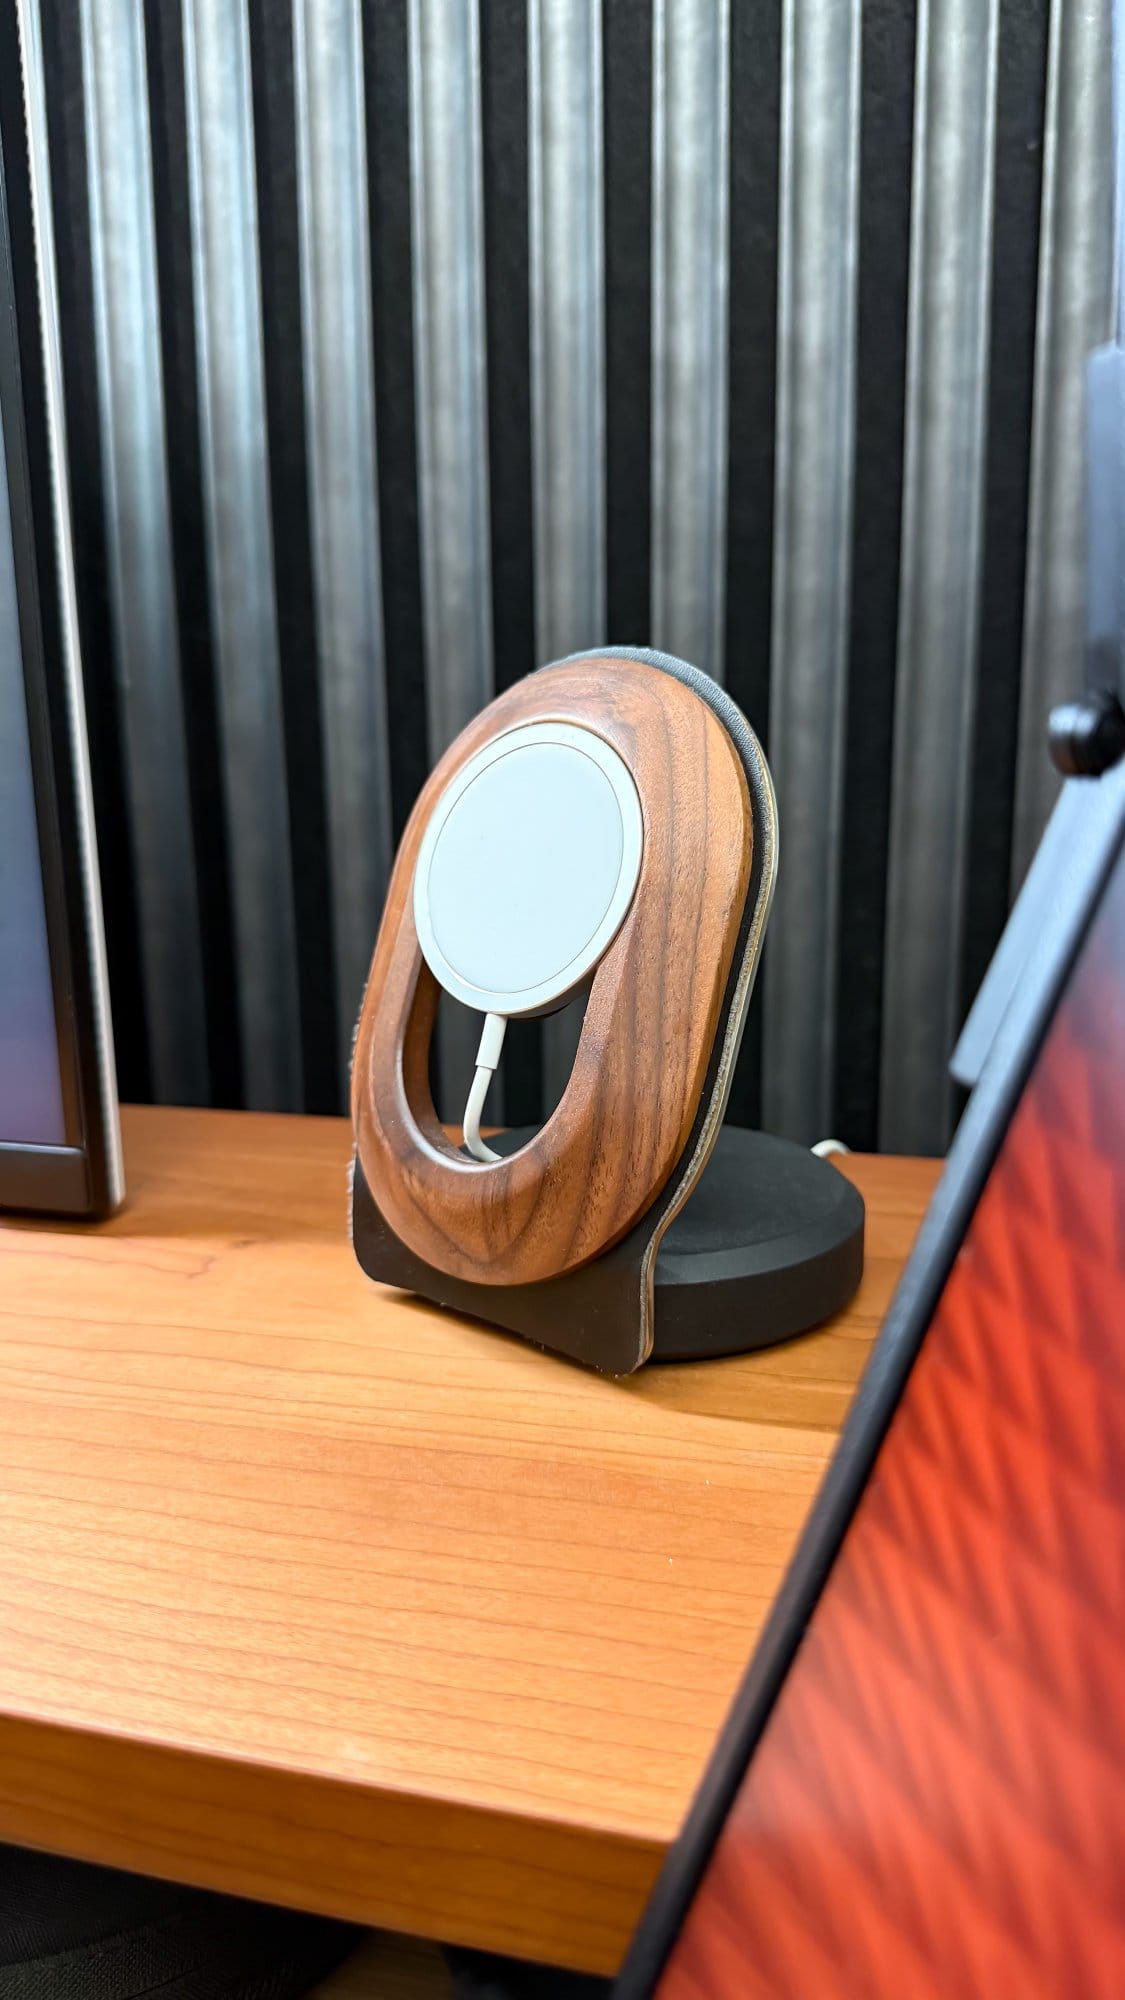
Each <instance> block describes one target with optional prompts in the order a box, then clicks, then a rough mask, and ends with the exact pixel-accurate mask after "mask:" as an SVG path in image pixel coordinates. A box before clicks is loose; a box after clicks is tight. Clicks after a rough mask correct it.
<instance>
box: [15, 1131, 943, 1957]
mask: <svg viewBox="0 0 1125 2000" xmlns="http://www.w3.org/2000/svg"><path fill="white" fill-rule="evenodd" d="M124 1123H125V1147H126V1171H127V1176H128V1182H129V1200H128V1204H127V1206H126V1207H125V1209H124V1210H123V1211H122V1213H121V1214H120V1215H119V1216H117V1217H115V1218H114V1219H113V1220H112V1221H110V1222H108V1223H105V1224H103V1225H101V1226H100V1227H96V1228H91V1227H87V1226H83V1227H80V1226H73V1227H67V1226H57V1225H47V1224H44V1223H37V1222H29V1221H27V1220H23V1219H14V1218H8V1219H7V1220H6V1221H5V1222H2V1223H0V1839H6V1840H12V1841H21V1842H24V1843H27V1844H29V1845H35V1846H41V1847H45V1848H52V1849H58V1850H60V1851H64V1852H67V1853H72V1854H76V1855H84V1856H89V1857H92V1858H96V1859H98V1860H102V1861H108V1862H112V1863H116V1864H118V1865H120V1866H123V1867H127V1868H135V1869H141V1870H144V1871H147V1872H149V1873H153V1874H163V1875H169V1876H173V1877H177V1878H181V1879H183V1880H185V1881H190V1882H198V1883H203V1884H207V1885H209V1886H212V1887H216V1888H220V1889H227V1890H230V1891H236V1892H240V1893H242V1894H246V1895H251V1896H262V1897H267V1898H270V1899H273V1900H275V1901H279V1902H290V1903H295V1904H302V1905H305V1906H308V1907H310V1908H315V1909H320V1910H325V1911H330V1912H333V1913H337V1914H340V1915H343V1916H347V1917H352V1918H356V1919H358V1920H360V1921H362V1922H365V1923H368V1924H377V1925H385V1926H387V1927H389V1928H393V1929H396V1930H400V1931H409V1932H413V1933H415V1934H418V1935H422V1936H429V1937H441V1938H446V1939H454V1940H460V1941H463V1942H467V1943H472V1944H479V1945H486V1946H489V1947H491V1948H493V1949H496V1950H502V1951H511V1952H516V1953H521V1954H523V1955H526V1956H530V1957H539V1958H543V1959H548V1960H551V1961H554V1962H557V1963H560V1964H567V1965H572V1966H576V1967H585V1968H588V1969H590V1970H598V1971H608V1970H611V1969H612V1968H613V1967H615V1966H616V1964H617V1963H618V1961H619V1959H620V1957H621V1954H622V1951H623V1949H624V1947H625V1944H626V1943H627V1940H628V1938H629V1935H630V1933H631V1930H632V1928H633V1925H634V1923H635V1921H636V1918H637V1915H638V1913H639V1910H640V1908H641V1905H642V1903H643V1900H644V1897H645V1895H646V1892H647V1890H648V1888H649V1885H650V1884H651V1882H652V1879H653V1877H654V1875H655V1872H656V1870H657V1868H658V1866H659V1863H660V1861H661V1858H662V1856H663V1854H664V1852H665V1850H666V1848H667V1845H668V1843H669V1841H670V1840H671V1839H672V1838H673V1836H674V1835H675V1833H676V1830H677V1828H678V1827H679V1825H680V1822H681V1820H682V1818H683V1815H684V1812H685V1809H686V1807H687V1805H688V1803H689V1800H690V1798H691V1794H692V1790H693V1788H694V1786H695V1784H696V1781H697V1779H698V1777H699V1774H700V1770H701V1768H702V1765H703V1762H704V1759H705V1758H706V1756H707V1752H708V1750H709V1748H710V1746H711V1743H712V1741H713V1738H714V1735H715V1732H716V1730H717V1728H718V1726H719V1724H720V1723H721V1721H722V1718H723V1714H724V1711H725V1709H726V1706H727V1703H728V1702H729V1699H730V1696H731V1694H732V1692H733V1690H734V1687H735V1685H736V1682H737V1680H738V1677H739V1674H740V1673H741V1670H742V1668H743V1666H744V1664H745V1662H746V1659H747V1656H748V1654H749V1652H750V1649H751V1647H752V1645H753V1643H754V1640H755V1638H756V1636H757V1633H758V1631H759V1630H760V1627H761V1624H762V1620H763V1617H764V1615H765V1613H766V1611H767V1609H768V1606H769V1604H770V1601H771V1599H772V1597H773V1595H774V1592H775V1591H776V1589H777V1586H778V1583H779V1580H780V1578H781V1575H782V1572H783V1570H784V1567H785V1564H786V1562H787V1560H788V1557H789V1555H790V1553H791V1551H792V1548H793V1544H794V1541H795V1539H796V1536H797V1535H798V1533H799V1531H800V1528H801V1525H802V1523H803V1521H804V1519H805V1515H806V1513H807V1510H808V1507H809V1503H810V1501H811V1499H812V1496H813V1493H814V1491H815V1488H816V1485H817V1482H818V1480H819V1478H820V1476H821V1473H822V1471H823V1469H824V1466H825V1463H826V1461H827V1459H828V1456H829V1454H830V1452H831V1449H832V1445H833V1442H834V1440H835V1436H836V1433H837V1431H838V1428H839V1425H840V1422H841V1420H842V1418H843V1415H844V1412H845V1411H846V1409H847V1406H848V1402H849V1399H850V1397H851V1394H852V1391H853V1388H854V1386H855V1383H856V1380H857V1378H858V1375H859V1373H860V1370H861V1368H862V1366H863V1363H864V1360H865V1358H866V1356H867V1353H868V1350H869V1347H870V1343H871V1340H872V1337H873V1335H874V1333H875V1331H876V1328H877V1326H878V1324H879V1321H880V1319H881V1317H882V1314H883V1312H884V1310H885V1308H886V1305H887V1301H888V1299H889V1297H890V1293H891V1290H892V1287H893V1284H894V1281H895V1278H896V1277H897V1274H898V1272H899V1270H900V1268H901V1265H902V1262H903V1260H904V1258H905V1255H906V1252H907V1250H908V1248H909V1246H910V1243H911V1241H912V1239H913V1236H914V1232H915V1230H916V1227H917V1224H918V1221H919V1219H920V1216H921V1214H922V1211H923V1209H924V1206H925V1203H926V1201H927V1199H928V1197H929V1193H930V1191H931V1189H932V1187H933V1184H934V1181H935V1179H936V1174H937V1167H936V1165H935V1163H933V1162H929V1161H914V1160H893V1159H868V1158H860V1157H858V1156H857V1157H853V1158H851V1159H849V1160H848V1161H846V1162H845V1170H846V1171H847V1172H848V1173H849V1174H850V1175H851V1176H852V1177H853V1178H854V1179H855V1181H856V1182H857V1183H858V1185H859V1186H860V1187H861V1189H862V1190H863V1193H864V1195H865V1196H866V1199H867V1203H868V1246H867V1271H866V1275H865V1278H864V1281H863V1285H862V1288H861V1291H860V1293H859V1296H858V1298H857V1300H856V1301H855V1303H854V1305H853V1307H852V1308H851V1310H850V1311H849V1312H847V1313H846V1314H844V1315H843V1316H842V1317H841V1318H840V1319H838V1320H837V1321H835V1322H833V1323H832V1324H831V1325H830V1326H828V1327H826V1328H824V1329H823V1330H821V1331H820V1332H818V1333H816V1334H814V1335H812V1336H811V1337H809V1338H807V1339H805V1340H801V1341H796V1342H793V1343H791V1344H789V1345H787V1346H785V1347H781V1348H776V1349H773V1350H771V1351H769V1352H766V1353H763V1354H759V1355H756V1356H749V1357H746V1358H745V1359H740V1360H732V1361H721V1362H712V1363H709V1364H704V1365H697V1366H695V1367H666V1368H659V1369H657V1368H652V1369H647V1370H644V1371H642V1372H641V1374H640V1375H638V1376H636V1377H634V1378H632V1379H631V1380H629V1381H626V1382H613V1381H605V1380H601V1379H599V1378H597V1377H595V1376H592V1375H587V1374H585V1373H583V1372H581V1371H579V1370H577V1369H575V1368H573V1367H570V1366H568V1365H567V1364H565V1363H563V1362H559V1361H556V1360H553V1359H550V1358H548V1357H546V1356H543V1355H540V1354H537V1353H535V1352H533V1351H532V1350H530V1349H528V1348H526V1347H524V1346H522V1345H521V1344H520V1343H519V1342H518V1341H516V1340H514V1339H509V1338H507V1337H505V1336H503V1335H500V1334H495V1333H492V1332H489V1331H488V1330H487V1329H485V1328H483V1327H480V1326H477V1325H474V1324H472V1323H471V1322H468V1321H463V1320H460V1319H457V1318H455V1317H453V1316H452V1315H447V1314H444V1313H441V1312H439V1311H437V1310H436V1309H433V1308H430V1307H428V1306H424V1305H422V1304H420V1303H418V1302H416V1301H413V1300H410V1299H407V1298H405V1297H403V1296H402V1295H400V1294H396V1293H392V1292H388V1291H384V1290H380V1289H379V1288H377V1287H375V1286H373V1285H372V1284H370V1283H369V1282H368V1281H367V1280H366V1279H365V1278H364V1277H363V1276H362V1274H361V1273H360V1271H359V1270H358V1268H357V1267H356V1265H355V1263H354V1261H353V1258H352V1255H351V1250H350V1247H349V1244H348V1237H347V1202H346V1189H345V1175H346V1167H347V1161H348V1155H349V1133H348V1128H347V1126H346V1124H344V1122H343V1121H340V1120H335V1119H314V1118H281V1117H272V1116H263V1115H254V1114H248V1113H224V1112H191V1111H160V1110H132V1111H128V1112H127V1113H126V1114H125V1120H124Z"/></svg>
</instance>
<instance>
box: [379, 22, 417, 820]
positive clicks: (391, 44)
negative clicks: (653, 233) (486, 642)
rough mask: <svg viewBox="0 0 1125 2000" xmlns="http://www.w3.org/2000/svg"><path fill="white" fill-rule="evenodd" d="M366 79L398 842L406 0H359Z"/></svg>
mask: <svg viewBox="0 0 1125 2000" xmlns="http://www.w3.org/2000/svg"><path fill="white" fill-rule="evenodd" d="M363 73H364V89H365V93H366V100H367V200H368V218H369V226H370V231H371V327H372V341H373V347H374V355H375V435H376V445H377V450H378V464H377V473H378V481H379V536H380V541H381V544H382V569H383V630H384V641H385V646H386V663H387V664H386V674H387V712H388V727H389V729H390V739H391V792H392V807H393V819H394V831H395V838H396V839H398V837H399V836H400V834H401V833H402V829H403V827H404V826H405V824H406V820H407V817H408V815H409V813H410V809H411V807H412V806H413V804H414V801H415V799H416V798H417V796H418V793H419V792H420V791H421V789H422V786H423V784H424V783H425V779H426V774H427V772H428V770H429V751H428V741H427V730H426V661H425V641H424V636H423V629H422V571H421V555H420V547H419V540H418V448H417V435H416V425H415V407H414V313H413V277H412V272H413V252H412V229H411V219H410V52H409V43H408V38H407V6H406V0H365V5H364V10H363Z"/></svg>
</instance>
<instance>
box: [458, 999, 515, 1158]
mask: <svg viewBox="0 0 1125 2000" xmlns="http://www.w3.org/2000/svg"><path fill="white" fill-rule="evenodd" d="M507 1026H508V1018H507V1015H506V1014H486V1015H485V1017H484V1028H483V1031H482V1033H481V1038H480V1047H479V1049H478V1050H477V1069H476V1075H475V1076H474V1078H473V1084H472V1089H471V1090H470V1092H469V1100H468V1103H467V1104H466V1106H465V1117H464V1122H463V1130H464V1134H465V1146H466V1149H467V1151H468V1152H470V1153H471V1154H472V1156H473V1158H474V1160H482V1161H483V1162H484V1163H485V1164H486V1165H487V1163H488V1162H489V1161H490V1160H499V1159H501V1158H502V1157H503V1155H502V1154H500V1153H494V1152H493V1150H492V1147H491V1146H486V1145H485V1143H484V1140H483V1139H482V1138H481V1136H480V1120H481V1112H482V1111H483V1110H484V1100H485V1098H486V1097H487V1096H488V1086H489V1084H490V1083H491V1082H492V1079H493V1077H494V1075H495V1074H496V1071H497V1069H498V1068H499V1064H500V1052H501V1050H502V1049H503V1047H504V1031H505V1029H506V1028H507Z"/></svg>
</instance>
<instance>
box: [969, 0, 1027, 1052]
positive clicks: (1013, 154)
mask: <svg viewBox="0 0 1125 2000" xmlns="http://www.w3.org/2000/svg"><path fill="white" fill-rule="evenodd" d="M1048 14H1049V6H1048V0H1001V6H1000V42H999V49H998V64H997V79H996V185H995V193H994V205H993V244H992V305H991V324H990V329H989V356H988V412H987V424H988V442H987V459H986V466H985V499H984V546H983V570H982V580H981V607H980V628H979V629H980V640H979V654H978V667H977V698H976V714H975V724H974V731H973V747H972V774H971V782H972V791H971V801H970V809H969V862H968V880H967V885H966V896H965V918H964V934H963V937H962V962H961V974H962V983H961V997H962V1011H963V1012H964V1011H967V1009H968V1007H969V1004H970V1002H971V1000H972V998H973V995H974V994H975V992H976V990H977V987H978V986H979V985H980V982H981V980H982V979H983V977H984V973H985V970H986V968H987V966H988V961H989V959H990V958H991V956H992V953H993V951H994V950H995V948H996V944H997V941H998V939H999V936H1000V932H1001V931H1002V929H1003V927H1004V920H1005V917H1006V916H1007V912H1008V892H1009V882H1010V872H1011V857H1012V813H1013V807H1014V802H1015V785H1016V753H1017V747H1018V731H1019V696H1020V671H1021V665H1022V653H1023V607H1024V578H1025V572H1026V557H1027V508H1028V495H1029V489H1030V481H1031V420H1032V401H1033V395H1034V382H1035V317H1036V294H1037V286H1038V276H1039V211H1040V201H1041V197H1042V185H1043V136H1044V122H1045V116H1046V99H1047V38H1048ZM1043 754H1044V756H1046V754H1047V753H1046V747H1045V746H1044V752H1043Z"/></svg>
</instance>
